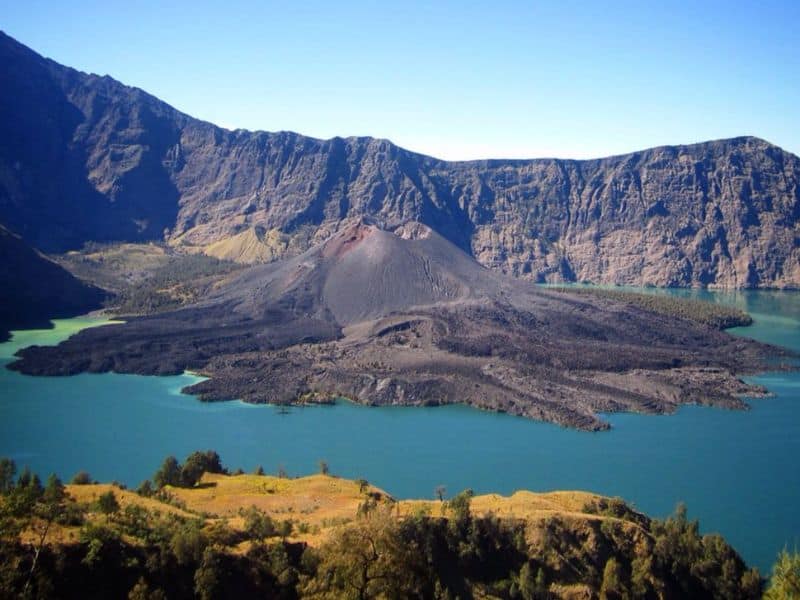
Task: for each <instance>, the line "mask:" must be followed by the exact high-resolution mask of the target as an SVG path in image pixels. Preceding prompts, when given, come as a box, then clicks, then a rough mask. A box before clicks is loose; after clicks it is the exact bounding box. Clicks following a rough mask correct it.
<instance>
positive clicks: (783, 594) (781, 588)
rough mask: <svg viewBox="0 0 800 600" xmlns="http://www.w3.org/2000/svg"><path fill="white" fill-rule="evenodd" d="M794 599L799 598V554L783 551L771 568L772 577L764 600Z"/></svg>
mask: <svg viewBox="0 0 800 600" xmlns="http://www.w3.org/2000/svg"><path fill="white" fill-rule="evenodd" d="M795 598H800V554H798V552H797V551H795V552H792V553H790V552H789V551H788V550H786V549H783V550H782V551H781V553H780V554H779V555H778V560H777V561H776V562H775V564H774V565H773V566H772V576H771V577H770V580H769V587H767V591H766V593H765V594H764V600H789V599H795Z"/></svg>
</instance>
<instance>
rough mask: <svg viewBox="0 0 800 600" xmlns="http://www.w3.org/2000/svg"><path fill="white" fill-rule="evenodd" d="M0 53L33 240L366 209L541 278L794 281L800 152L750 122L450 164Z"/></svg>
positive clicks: (1, 199)
mask: <svg viewBox="0 0 800 600" xmlns="http://www.w3.org/2000/svg"><path fill="white" fill-rule="evenodd" d="M0 60H2V63H3V65H4V68H3V69H2V70H0V222H1V223H3V224H5V225H6V226H8V227H9V228H11V229H12V230H14V231H16V232H18V233H20V234H21V235H22V236H23V237H24V238H25V239H26V240H27V241H28V242H30V243H31V244H33V245H34V246H37V247H39V248H42V249H43V250H46V251H64V250H66V249H70V248H75V247H78V246H80V245H81V244H82V243H83V242H85V241H88V240H93V241H109V240H125V241H143V240H154V239H166V240H167V241H169V242H170V243H172V244H175V245H179V246H180V245H185V246H190V247H193V249H196V248H200V249H203V250H205V249H206V248H207V247H208V246H212V245H215V246H213V247H212V249H211V250H210V252H211V253H213V252H214V248H217V249H219V248H220V242H224V244H222V247H223V250H220V251H221V252H224V253H225V254H226V255H231V256H236V257H243V260H264V259H265V258H277V257H281V256H284V255H294V254H300V253H301V252H303V251H305V250H306V249H308V248H310V247H311V246H312V245H314V244H316V243H318V242H320V241H322V240H323V239H325V238H327V237H328V236H330V235H331V234H332V233H334V232H336V231H338V230H339V229H340V227H341V226H342V223H343V222H344V221H346V220H347V219H350V218H358V217H371V218H373V219H375V220H376V221H377V222H379V223H381V225H382V226H384V227H389V228H394V227H397V226H399V225H402V224H404V223H407V222H410V221H417V222H420V223H423V224H425V225H427V226H429V227H431V228H432V229H434V230H435V231H437V232H438V233H440V234H441V235H443V236H444V237H445V238H447V239H449V240H450V241H451V242H453V243H455V244H456V245H458V246H459V247H461V248H462V249H464V250H465V251H467V252H468V253H470V254H472V255H473V256H474V257H475V258H476V259H477V260H478V261H479V262H480V263H482V264H483V265H485V266H488V267H491V268H495V269H499V270H502V271H504V272H507V273H510V274H513V275H516V276H522V277H526V278H530V279H533V280H535V281H562V280H566V281H573V280H578V281H581V280H587V281H594V282H598V283H619V284H633V285H660V286H706V285H707V286H720V287H789V288H797V287H800V225H798V222H799V221H800V159H799V158H798V157H797V156H794V155H793V154H790V153H788V152H785V151H783V150H781V149H780V148H778V147H776V146H774V145H771V144H769V143H768V142H765V141H763V140H760V139H757V138H752V137H742V138H734V139H729V140H720V141H712V142H705V143H701V144H694V145H690V146H668V147H661V148H653V149H650V150H644V151H641V152H635V153H632V154H627V155H623V156H615V157H610V158H603V159H597V160H585V161H578V160H560V159H536V160H485V161H469V162H446V161H442V160H438V159H435V158H431V157H427V156H423V155H420V154H416V153H413V152H409V151H407V150H404V149H402V148H399V147H397V146H395V145H393V144H392V143H391V142H389V141H386V140H378V139H372V138H346V139H343V138H333V139H330V140H317V139H313V138H309V137H305V136H302V135H299V134H296V133H291V132H279V133H266V132H248V131H244V130H236V131H228V130H225V129H221V128H219V127H216V126H214V125H212V124H210V123H206V122H202V121H199V120H196V119H193V118H191V117H189V116H188V115H185V114H183V113H181V112H179V111H177V110H175V109H174V108H172V107H170V106H169V105H167V104H165V103H163V102H161V101H159V100H158V99H157V98H155V97H153V96H151V95H149V94H147V93H145V92H143V91H141V90H138V89H136V88H131V87H127V86H124V85H122V84H120V83H118V82H116V81H115V80H113V79H111V78H110V77H98V76H96V75H86V74H84V73H80V72H78V71H75V70H73V69H70V68H67V67H63V66H61V65H59V64H57V63H55V62H53V61H51V60H48V59H44V58H42V57H41V56H39V55H38V54H36V53H35V52H33V51H31V50H30V49H28V48H26V47H25V46H22V45H21V44H19V43H18V42H16V41H15V40H13V39H12V38H10V37H8V36H5V35H3V34H0ZM249 230H253V231H254V232H255V231H257V232H258V235H256V234H252V235H251V234H248V233H247V232H248V231H249ZM243 234H245V235H243ZM236 236H239V237H238V238H236ZM231 240H233V241H231ZM236 240H242V243H243V244H244V243H246V244H247V249H246V251H244V250H242V249H240V248H238V247H236ZM259 244H264V246H263V247H260V246H259Z"/></svg>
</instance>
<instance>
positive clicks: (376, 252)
mask: <svg viewBox="0 0 800 600" xmlns="http://www.w3.org/2000/svg"><path fill="white" fill-rule="evenodd" d="M124 318H125V320H126V321H127V322H126V323H125V324H124V325H116V326H114V327H105V328H95V329H87V330H84V331H82V332H80V333H79V334H77V335H76V336H74V337H72V338H70V339H69V340H67V341H65V342H63V343H61V344H60V345H59V346H56V347H32V348H27V349H24V350H21V351H20V353H19V357H20V360H19V361H17V362H15V363H13V364H12V365H11V368H12V369H18V370H20V371H22V372H24V373H28V374H34V375H58V374H72V373H78V372H81V371H92V372H105V371H116V372H122V373H141V374H177V373H181V372H183V371H184V370H185V369H191V370H194V371H199V372H200V373H202V374H204V375H207V376H209V377H210V379H208V380H206V381H203V382H201V383H198V384H196V385H194V386H192V387H190V388H188V389H187V390H186V391H189V392H191V393H194V394H197V395H199V396H200V398H201V399H203V400H228V399H232V398H240V399H242V400H245V401H248V402H271V403H277V404H288V403H304V402H331V401H333V400H334V399H335V398H338V397H345V398H349V399H351V400H353V401H357V402H361V403H364V404H370V405H387V404H402V405H416V406H422V405H428V406H430V405H439V404H446V403H453V402H460V403H464V404H468V405H471V406H475V407H479V408H484V409H489V410H496V411H503V412H509V413H512V414H517V415H524V416H527V417H531V418H536V419H542V420H546V421H551V422H555V423H560V424H562V425H566V426H572V427H579V428H583V429H604V428H607V427H608V425H607V423H606V422H604V421H603V420H602V419H600V417H599V416H598V415H597V412H598V411H603V412H611V411H627V410H632V411H639V412H649V413H663V412H672V411H674V410H675V409H676V408H677V407H678V406H679V405H680V404H683V403H700V404H711V405H718V406H725V407H731V408H746V406H747V405H746V404H745V403H744V402H743V401H742V400H741V399H740V398H739V396H740V395H742V394H751V395H752V394H756V395H758V394H760V393H761V391H762V390H760V389H758V388H754V387H751V386H748V385H745V384H744V383H742V382H741V381H740V380H739V379H738V376H739V375H741V374H744V373H752V372H756V371H759V370H763V368H764V364H765V363H764V360H765V359H766V358H767V357H768V356H771V355H780V354H781V351H780V350H778V349H775V348H768V347H766V346H763V345H760V344H758V343H755V342H752V341H748V340H744V339H742V338H734V337H732V336H730V335H728V334H726V333H724V332H722V331H720V330H719V328H720V327H722V326H731V325H734V324H747V323H748V322H749V318H748V317H747V315H745V314H743V313H740V312H739V311H735V310H730V309H724V308H721V307H716V306H714V305H709V304H705V303H697V302H695V303H685V302H682V301H678V300H662V301H659V302H653V301H652V299H650V300H648V299H647V298H639V297H637V296H630V295H624V294H623V295H622V296H620V295H610V296H609V295H598V294H586V293H570V292H569V291H568V290H547V289H543V288H541V287H538V286H535V285H533V284H531V283H530V282H526V281H521V280H519V279H515V278H512V277H508V276H504V275H502V274H500V273H497V272H495V271H492V270H490V269H487V268H485V267H483V266H481V265H480V264H478V263H477V262H476V261H475V260H474V259H473V258H472V257H470V256H469V255H468V254H466V253H465V252H463V251H462V250H461V249H459V248H458V247H457V246H455V245H454V244H452V243H451V242H449V241H448V240H446V239H445V238H443V237H442V236H440V235H439V234H437V233H436V232H435V231H433V230H431V229H429V228H428V227H426V226H424V225H422V224H419V223H409V224H406V225H404V226H401V227H400V228H398V229H396V230H394V231H387V230H385V229H381V228H380V227H378V226H376V225H374V224H370V223H367V222H363V221H355V222H350V223H349V224H348V225H347V226H346V227H344V228H343V229H342V230H341V231H339V232H338V233H337V234H335V235H333V236H331V238H330V239H328V240H326V241H325V242H324V243H322V244H318V245H316V246H314V247H312V248H311V249H309V250H308V251H306V252H304V253H303V254H301V255H299V256H296V257H294V258H290V259H286V260H282V261H277V262H273V263H269V264H262V265H256V266H252V267H250V268H246V269H240V270H236V271H233V272H226V273H225V274H224V275H222V276H220V277H218V278H217V279H215V280H213V283H207V284H206V285H205V286H204V289H203V292H202V294H200V295H199V296H198V297H197V299H195V300H194V301H191V302H190V303H188V304H186V305H183V306H180V307H177V308H171V309H167V310H164V311H162V312H159V313H157V314H153V315H148V316H140V317H132V316H130V317H124Z"/></svg>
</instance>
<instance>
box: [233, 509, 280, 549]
mask: <svg viewBox="0 0 800 600" xmlns="http://www.w3.org/2000/svg"><path fill="white" fill-rule="evenodd" d="M239 514H240V515H241V516H242V517H243V518H244V530H245V533H246V534H247V537H249V538H250V539H251V540H256V541H259V542H263V541H264V540H265V539H266V538H268V537H272V536H273V535H275V534H276V528H275V522H274V521H273V520H272V519H271V518H270V516H269V515H267V514H265V513H263V512H262V511H260V510H258V508H256V507H255V506H251V507H250V508H248V509H246V510H241V511H239Z"/></svg>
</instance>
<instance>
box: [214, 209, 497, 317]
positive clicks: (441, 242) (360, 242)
mask: <svg viewBox="0 0 800 600" xmlns="http://www.w3.org/2000/svg"><path fill="white" fill-rule="evenodd" d="M503 282H504V280H503V278H501V277H499V276H497V274H495V273H492V272H491V271H489V270H488V269H486V268H485V267H482V266H481V265H479V264H478V263H477V262H475V260H474V259H472V258H471V257H470V256H468V255H466V254H465V253H464V252H463V251H462V250H460V249H459V248H457V247H456V246H454V245H453V244H452V243H451V242H449V241H448V240H446V239H444V238H443V237H441V236H440V235H439V234H437V233H436V232H434V231H433V230H431V229H430V228H428V227H426V226H425V225H422V224H420V223H414V222H411V223H407V224H406V225H403V226H401V227H398V228H397V229H395V230H394V231H393V232H390V231H386V230H383V229H381V228H380V227H378V226H376V225H374V224H369V223H368V222H364V221H362V220H357V221H355V222H353V221H351V222H349V223H347V224H345V225H344V226H343V228H342V229H341V230H340V231H339V232H337V233H336V234H334V235H333V236H332V237H331V238H330V239H328V240H326V241H325V242H323V243H322V244H319V245H317V246H315V247H313V248H311V249H310V250H308V251H307V252H304V253H303V254H301V255H300V256H297V257H294V258H291V259H288V260H285V261H280V262H276V263H270V264H266V265H259V266H256V267H253V268H251V269H247V270H246V271H244V272H243V273H242V274H241V275H239V276H237V277H236V278H235V279H233V280H231V281H230V282H228V283H227V284H226V285H224V286H222V287H221V288H219V289H218V290H217V291H216V292H215V293H212V294H211V295H210V297H209V298H208V299H207V300H205V301H204V302H203V303H202V305H206V306H212V305H215V304H219V303H226V304H229V305H232V306H234V307H235V308H234V309H233V310H234V311H235V312H236V313H237V314H242V315H247V316H248V317H249V318H253V319H257V318H259V317H260V316H261V315H262V314H263V313H264V312H265V311H267V312H268V311H271V310H274V308H275V307H282V308H284V309H288V310H291V311H293V312H294V313H296V314H313V315H316V316H318V317H320V318H323V319H329V320H333V321H335V322H336V323H337V324H338V325H339V326H347V325H351V324H354V323H359V322H363V321H366V320H370V319H377V318H380V317H384V316H387V315H390V314H392V313H395V312H404V311H408V310H410V309H414V308H420V307H426V306H432V305H438V304H451V303H457V302H463V301H467V300H473V301H475V300H477V299H482V300H487V299H489V298H492V297H496V296H497V295H498V294H499V293H500V291H501V289H502V287H503Z"/></svg>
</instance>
